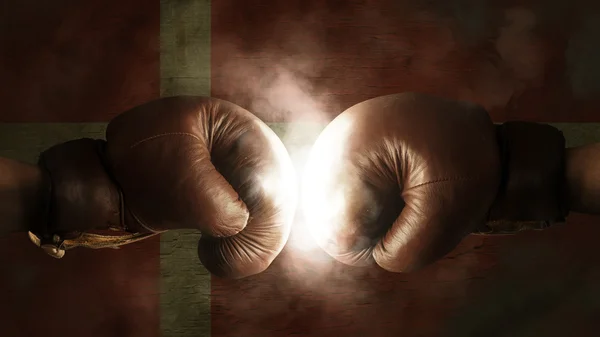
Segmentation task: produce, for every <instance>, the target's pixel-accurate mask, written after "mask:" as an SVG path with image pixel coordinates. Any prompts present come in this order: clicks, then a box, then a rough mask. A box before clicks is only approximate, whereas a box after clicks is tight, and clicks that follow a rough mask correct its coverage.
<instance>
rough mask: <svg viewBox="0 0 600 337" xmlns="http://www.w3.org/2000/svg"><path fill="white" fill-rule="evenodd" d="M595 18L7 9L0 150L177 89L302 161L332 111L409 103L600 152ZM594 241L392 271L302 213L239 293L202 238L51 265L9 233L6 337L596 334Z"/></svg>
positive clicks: (586, 10) (457, 5)
mask: <svg viewBox="0 0 600 337" xmlns="http://www.w3.org/2000/svg"><path fill="white" fill-rule="evenodd" d="M599 14H600V11H599V9H598V8H597V5H594V3H593V2H592V1H584V0H571V1H566V0H559V1H545V2H538V1H535V0H487V1H475V0H473V1H470V0H450V1H394V0H379V1H376V0H362V1H348V0H346V1H342V0H336V1H334V0H305V1H301V0H287V1H286V0H270V1H258V0H219V1H212V2H211V1H207V0H187V1H176V0H161V1H160V2H158V1H141V0H121V1H114V0H106V1H95V0H94V1H69V0H59V1H54V2H39V1H31V0H24V1H23V0H20V1H17V0H5V1H4V2H3V3H2V4H1V5H0V27H1V29H0V43H1V45H0V46H1V48H0V99H1V100H2V102H3V108H2V109H0V155H4V156H9V157H12V158H18V159H21V160H24V161H29V162H34V161H35V159H36V155H37V153H39V152H40V151H41V150H43V149H44V148H46V147H48V146H50V145H52V144H54V143H57V142H60V141H64V140H67V139H72V138H77V137H90V136H92V137H102V132H103V129H104V127H105V123H106V122H107V121H108V120H110V118H111V117H112V116H115V115H116V114H118V113H120V112H122V111H123V110H125V109H127V108H130V107H132V106H135V105H137V104H140V103H143V102H145V101H147V100H150V99H153V98H157V97H159V96H168V95H174V94H199V95H212V96H216V97H220V98H225V99H228V100H231V101H233V102H235V103H238V104H240V105H242V106H244V107H247V108H249V109H250V110H252V111H253V112H255V113H256V114H257V115H259V116H260V117H261V118H263V119H264V120H265V121H267V122H269V123H270V125H271V126H272V127H273V128H274V129H275V130H276V131H277V132H278V134H279V135H280V136H281V137H282V139H283V140H284V142H285V143H286V145H288V148H289V149H290V152H291V154H292V156H293V157H294V159H295V160H296V161H297V163H298V164H299V165H301V159H302V156H303V155H304V153H305V152H306V149H307V148H308V147H309V146H310V142H311V140H312V139H314V137H315V136H316V135H317V134H318V130H319V128H320V127H322V125H323V124H324V123H326V122H327V121H329V120H331V118H333V117H334V116H335V115H336V114H337V113H339V112H341V111H343V110H344V109H345V108H347V107H349V106H351V105H353V104H355V103H358V102H360V101H362V100H365V99H368V98H371V97H374V96H378V95H384V94H389V93H394V92H401V91H422V92H428V93H432V94H436V95H441V96H446V97H451V98H457V99H465V100H471V101H475V102H478V103H480V104H482V105H483V106H485V107H486V108H487V109H488V110H489V111H490V113H491V114H492V116H493V118H494V119H495V120H496V121H499V122H500V121H505V120H510V119H523V120H531V121H542V122H551V123H556V125H557V126H558V127H560V128H561V129H563V130H564V132H565V135H566V137H567V139H568V142H569V144H570V145H576V144H581V143H585V142H591V141H600V129H599V126H598V124H596V123H597V122H600V113H599V112H597V110H598V108H599V107H600V104H599V101H598V98H597V97H596V95H597V94H598V93H599V92H600V67H599V66H598V62H597V60H598V59H599V58H600V49H599V48H598V47H597V45H598V42H599V41H600V21H598V20H596V18H597V17H598V15H599ZM457 132H460V130H457ZM599 234H600V221H599V219H598V218H596V217H589V216H582V215H577V214H574V215H572V216H571V217H570V218H569V221H568V223H567V224H566V225H564V226H561V227H556V228H552V229H549V230H546V231H543V232H530V233H521V234H519V235H516V236H497V237H481V236H472V237H469V238H467V239H465V240H464V242H463V243H462V244H461V245H460V247H458V248H457V249H456V250H455V251H454V252H452V253H451V254H449V255H448V256H447V257H446V258H445V259H443V260H442V261H439V262H438V263H436V264H434V265H432V266H430V267H428V268H426V269H425V270H422V271H420V272H418V273H415V274H412V275H398V274H390V273H385V272H383V271H381V270H378V269H376V268H372V269H355V268H350V267H346V266H342V265H340V264H338V263H336V262H334V261H331V259H329V258H328V257H327V256H325V255H324V254H323V253H322V252H320V251H319V250H318V249H316V248H315V247H313V246H311V244H310V242H309V241H307V240H306V239H305V233H304V232H303V230H302V223H301V219H299V220H298V223H297V226H296V228H295V229H294V233H293V235H292V238H291V240H290V243H289V245H288V246H287V247H286V249H285V250H284V252H283V253H282V254H281V256H280V257H279V258H278V259H277V260H276V261H275V263H274V264H273V266H272V267H271V268H269V270H267V271H266V272H265V273H262V274H260V275H257V276H254V277H251V278H248V279H244V280H239V281H226V280H221V279H217V278H211V277H210V276H209V275H208V274H207V273H206V271H205V270H204V269H203V268H202V267H201V265H200V264H199V262H198V261H197V258H196V257H195V249H194V247H195V244H196V241H197V237H198V234H197V233H190V232H174V233H169V234H167V235H163V236H162V237H161V238H160V240H158V239H157V240H148V241H146V242H141V243H137V244H133V245H131V246H128V247H124V248H122V249H121V250H118V251H112V250H111V251H107V250H102V251H88V250H77V251H73V252H71V253H69V254H68V255H67V256H66V257H65V258H64V259H63V260H60V261H56V260H53V259H51V258H50V257H47V256H45V255H44V254H43V253H42V252H40V251H39V250H37V249H35V248H34V247H33V246H32V245H31V244H30V243H29V242H27V240H26V238H25V237H24V236H23V235H15V236H12V237H7V238H2V239H0V242H1V243H2V245H1V246H0V266H1V268H2V273H0V323H2V336H10V337H13V336H15V337H17V336H18V337H20V336H62V337H70V336H93V337H96V336H97V337H105V336H106V337H108V336H111V337H120V336H131V337H134V336H136V337H137V336H144V337H151V336H166V337H170V336H194V337H197V336H215V337H216V336H219V337H221V336H231V337H245V336H260V337H269V336H274V337H275V336H277V337H279V336H313V337H316V336H323V337H325V336H342V335H343V336H348V337H350V336H357V337H358V336H373V337H379V336H382V337H383V336H427V337H428V336H461V337H462V336H492V335H493V336H530V335H534V336H565V335H567V336H596V335H597V333H598V331H600V324H599V323H598V322H597V319H596V317H597V312H598V311H599V310H600V292H599V291H598V290H597V287H596V284H597V283H598V281H600V251H599V250H598V248H597V247H598V245H597V244H596V242H595V240H596V238H598V237H600V235H599Z"/></svg>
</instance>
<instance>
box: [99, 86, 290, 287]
mask: <svg viewBox="0 0 600 337" xmlns="http://www.w3.org/2000/svg"><path fill="white" fill-rule="evenodd" d="M107 143H108V146H107V158H108V160H107V161H108V163H109V166H110V169H111V172H112V173H113V175H114V177H115V179H116V180H117V181H119V184H120V187H121V188H122V193H123V196H124V199H125V203H126V204H127V209H128V214H127V215H126V217H128V218H129V219H130V221H136V222H139V223H140V224H141V225H142V226H144V227H146V228H149V229H151V230H167V229H178V228H192V229H199V230H200V231H201V233H202V237H201V239H200V242H199V247H198V254H199V257H200V260H201V261H202V263H203V264H204V265H205V267H206V268H207V269H208V270H209V271H211V272H212V273H214V274H216V275H220V276H228V277H242V276H247V275H251V274H255V273H258V272H260V271H262V270H264V269H265V268H266V267H268V266H269V264H270V263H271V262H272V260H273V259H274V258H275V257H276V256H277V255H278V253H279V252H280V251H281V249H282V248H283V245H284V244H285V242H286V241H287V238H288V235H289V230H290V224H291V221H292V217H293V213H294V209H295V200H294V197H295V190H294V185H293V181H291V180H293V171H292V168H291V161H290V159H289V156H288V155H287V152H286V150H285V148H284V147H283V144H282V143H281V141H280V140H279V138H277V136H276V135H275V134H274V133H273V132H272V131H271V130H270V129H269V128H268V127H267V126H266V125H265V124H264V123H263V122H262V121H260V120H259V119H258V118H257V117H255V116H254V115H252V114H251V113H250V112H248V111H246V110H244V109H242V108H241V107H239V106H237V105H235V104H232V103H229V102H226V101H221V100H217V99H211V98H201V97H172V98H164V99H161V100H157V101H154V102H150V103H148V104H145V105H142V106H139V107H137V108H134V109H132V110H130V111H128V112H126V113H124V114H122V115H120V116H118V117H117V118H115V119H114V120H113V121H112V122H111V123H110V124H109V126H108V129H107ZM267 183H269V184H270V185H269V186H270V187H269V186H267V185H268V184H267Z"/></svg>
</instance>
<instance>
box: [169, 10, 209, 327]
mask: <svg viewBox="0 0 600 337" xmlns="http://www.w3.org/2000/svg"><path fill="white" fill-rule="evenodd" d="M210 16H211V13H210V1H209V0H161V2H160V44H161V48H160V51H161V52H160V76H161V88H160V92H161V96H163V97H164V96H175V95H200V96H209V95H210ZM199 238H200V234H199V233H198V232H197V231H189V230H179V231H169V232H167V233H166V234H164V235H162V236H161V243H160V254H161V255H160V269H161V295H160V309H161V322H160V325H161V335H162V336H164V337H188V336H189V337H204V336H206V337H209V336H210V334H211V333H210V274H209V273H208V271H207V270H206V269H205V268H204V267H203V266H202V265H201V264H200V261H199V260H198V256H197V253H196V252H197V249H196V247H197V245H198V239H199Z"/></svg>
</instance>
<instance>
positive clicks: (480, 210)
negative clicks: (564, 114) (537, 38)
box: [303, 93, 568, 272]
mask: <svg viewBox="0 0 600 337" xmlns="http://www.w3.org/2000/svg"><path fill="white" fill-rule="evenodd" d="M564 152H565V149H564V138H563V136H562V134H561V132H559V131H558V130H556V129H555V128H553V127H551V126H548V125H542V124H536V123H522V122H511V123H505V124H502V125H494V124H493V123H492V121H491V120H490V117H489V115H488V114H487V112H486V111H485V110H484V109H483V108H482V107H480V106H477V105H474V104H471V103H466V102H457V101H451V100H447V99H442V98H437V97H433V96H429V95H424V94H417V93H404V94H396V95H389V96H383V97H378V98H374V99H370V100H367V101H365V102H362V103H359V104H357V105H355V106H353V107H351V108H349V109H348V110H346V111H345V112H343V113H342V114H340V115H339V116H338V117H337V118H336V119H335V120H334V121H332V122H331V123H330V124H329V125H328V126H327V127H326V128H325V130H324V131H323V132H322V134H321V135H320V136H319V138H318V140H317V141H316V143H315V145H314V148H313V151H312V153H311V156H310V159H309V162H308V164H307V168H306V176H305V180H304V191H303V194H304V195H303V208H304V213H305V217H306V219H307V221H308V225H309V226H310V229H311V232H312V233H313V235H314V236H315V238H316V239H317V241H318V242H319V243H320V245H321V246H322V247H323V248H324V250H325V251H327V252H328V253H329V254H330V255H331V256H333V257H334V258H336V259H337V260H339V261H341V262H343V263H346V264H350V265H359V266H360V265H367V264H370V263H372V262H376V263H377V264H379V266H381V267H382V268H384V269H387V270H389V271H394V272H407V271H411V270H415V269H417V268H420V267H422V266H424V265H427V264H429V263H431V262H433V261H435V260H437V259H439V258H441V257H443V256H444V255H445V254H447V253H448V252H449V251H450V250H452V249H453V248H454V247H455V246H456V245H457V244H458V243H459V242H460V241H461V240H462V239H463V238H464V237H465V236H466V235H469V234H471V233H480V232H487V233H490V232H491V233H505V232H512V231H517V230H521V229H524V228H544V227H546V226H547V225H548V224H549V223H553V222H560V221H563V220H564V218H565V216H566V215H567V213H568V209H567V206H566V203H565V201H564V200H563V199H564V193H563V192H564V181H565V179H564Z"/></svg>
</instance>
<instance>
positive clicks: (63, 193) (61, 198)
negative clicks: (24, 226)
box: [29, 138, 126, 258]
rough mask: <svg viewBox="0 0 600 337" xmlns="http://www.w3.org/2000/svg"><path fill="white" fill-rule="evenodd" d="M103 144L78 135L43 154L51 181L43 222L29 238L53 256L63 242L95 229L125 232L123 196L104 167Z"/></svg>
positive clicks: (41, 162)
mask: <svg viewBox="0 0 600 337" xmlns="http://www.w3.org/2000/svg"><path fill="white" fill-rule="evenodd" d="M104 145H105V142H104V141H103V140H94V139H88V138H84V139H78V140H74V141H69V142H66V143H62V144H58V145H56V146H53V147H51V148H50V149H48V150H46V151H44V152H42V153H41V155H40V157H39V161H38V165H39V166H40V167H41V169H42V170H43V171H44V173H45V174H46V176H47V177H48V180H49V181H50V184H49V185H50V190H49V193H48V194H49V197H48V203H47V209H46V212H45V213H46V217H45V222H44V223H42V224H40V225H39V226H36V227H35V228H31V231H30V235H29V236H30V239H31V241H32V242H33V243H34V244H36V245H37V246H40V247H42V248H43V249H44V250H45V251H46V252H47V253H48V254H50V255H52V256H54V257H58V258H60V257H62V255H64V243H65V241H67V242H70V241H73V240H78V238H81V237H82V236H84V235H83V234H85V233H86V232H88V231H92V230H107V229H108V230H118V231H123V230H126V228H125V227H124V226H123V223H124V222H123V219H122V212H121V209H122V197H121V194H120V191H119V188H118V187H117V185H116V184H115V183H114V182H113V180H112V179H111V178H110V176H109V174H108V172H107V171H106V169H105V167H104V165H103V159H102V158H103V151H104Z"/></svg>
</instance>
